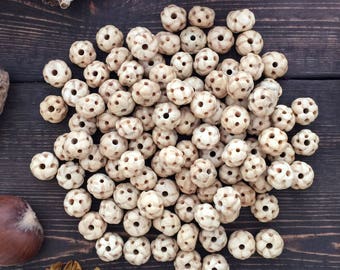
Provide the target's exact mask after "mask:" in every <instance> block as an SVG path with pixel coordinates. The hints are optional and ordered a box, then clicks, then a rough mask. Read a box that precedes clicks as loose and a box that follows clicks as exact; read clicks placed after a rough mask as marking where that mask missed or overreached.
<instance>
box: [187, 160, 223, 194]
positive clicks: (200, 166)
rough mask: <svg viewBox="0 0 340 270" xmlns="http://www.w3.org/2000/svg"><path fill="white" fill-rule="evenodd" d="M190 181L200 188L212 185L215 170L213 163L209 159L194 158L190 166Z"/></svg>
mask: <svg viewBox="0 0 340 270" xmlns="http://www.w3.org/2000/svg"><path fill="white" fill-rule="evenodd" d="M190 176H191V181H192V182H193V183H194V184H195V185H196V186H198V187H200V188H206V187H209V186H211V185H213V184H214V183H215V181H216V177H217V172H216V169H215V166H214V164H213V163H212V162H211V161H210V160H209V159H202V158H200V159H196V160H195V162H194V163H193V164H192V165H191V166H190Z"/></svg>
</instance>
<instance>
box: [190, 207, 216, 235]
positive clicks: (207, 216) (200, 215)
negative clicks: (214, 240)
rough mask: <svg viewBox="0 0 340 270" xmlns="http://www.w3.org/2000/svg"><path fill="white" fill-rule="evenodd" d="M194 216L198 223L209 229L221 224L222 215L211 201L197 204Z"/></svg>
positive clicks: (204, 228)
mask: <svg viewBox="0 0 340 270" xmlns="http://www.w3.org/2000/svg"><path fill="white" fill-rule="evenodd" d="M194 217H195V220H196V222H197V223H198V225H199V226H200V227H201V228H202V229H203V230H207V231H213V230H215V229H216V228H218V227H219V226H220V217H219V214H218V212H217V210H216V209H215V208H214V207H213V206H212V205H211V204H209V203H202V204H198V205H196V206H195V209H194Z"/></svg>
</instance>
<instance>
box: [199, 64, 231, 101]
mask: <svg viewBox="0 0 340 270" xmlns="http://www.w3.org/2000/svg"><path fill="white" fill-rule="evenodd" d="M204 87H205V89H206V90H207V91H210V92H212V93H213V95H214V96H215V97H217V98H224V97H225V96H226V95H227V94H228V92H227V90H228V77H227V75H225V74H224V73H223V72H222V71H217V70H213V71H211V72H210V73H209V74H208V75H207V77H205V85H204Z"/></svg>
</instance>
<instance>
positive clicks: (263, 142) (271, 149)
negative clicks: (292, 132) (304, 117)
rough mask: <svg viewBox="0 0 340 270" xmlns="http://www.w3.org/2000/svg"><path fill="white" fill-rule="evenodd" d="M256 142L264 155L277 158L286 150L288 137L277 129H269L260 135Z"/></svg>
mask: <svg viewBox="0 0 340 270" xmlns="http://www.w3.org/2000/svg"><path fill="white" fill-rule="evenodd" d="M258 140H259V144H260V147H261V150H262V151H263V152H264V153H266V154H269V155H271V156H278V155H280V154H281V153H282V152H283V151H284V149H285V148H286V145H287V141H288V137H287V134H286V133H285V132H284V131H282V130H280V129H279V128H276V127H270V128H267V129H265V130H263V131H262V132H261V133H260V135H259V138H258Z"/></svg>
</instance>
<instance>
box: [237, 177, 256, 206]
mask: <svg viewBox="0 0 340 270" xmlns="http://www.w3.org/2000/svg"><path fill="white" fill-rule="evenodd" d="M233 188H234V189H235V190H236V191H237V192H238V193H239V194H240V198H241V206H242V207H248V206H251V205H253V204H254V203H255V200H256V192H255V191H254V190H253V189H252V188H251V187H250V186H248V185H247V184H246V183H244V182H242V181H241V182H238V183H236V184H234V185H233Z"/></svg>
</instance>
